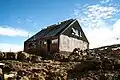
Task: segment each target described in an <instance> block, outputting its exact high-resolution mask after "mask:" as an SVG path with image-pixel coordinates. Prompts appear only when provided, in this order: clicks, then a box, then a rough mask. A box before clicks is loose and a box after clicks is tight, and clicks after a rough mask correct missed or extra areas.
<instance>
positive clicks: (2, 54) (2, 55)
mask: <svg viewBox="0 0 120 80" xmlns="http://www.w3.org/2000/svg"><path fill="white" fill-rule="evenodd" d="M2 59H4V53H3V52H0V60H2Z"/></svg>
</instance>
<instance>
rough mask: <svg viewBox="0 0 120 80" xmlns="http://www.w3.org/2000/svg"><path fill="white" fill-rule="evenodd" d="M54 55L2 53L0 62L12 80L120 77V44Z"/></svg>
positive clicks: (114, 79) (119, 79)
mask: <svg viewBox="0 0 120 80" xmlns="http://www.w3.org/2000/svg"><path fill="white" fill-rule="evenodd" d="M51 55H52V56H51V57H50V58H44V57H41V56H36V55H33V54H28V53H25V52H22V51H21V52H17V53H14V52H6V53H5V52H0V59H1V61H0V62H2V63H5V66H4V67H3V72H4V74H5V77H6V76H8V77H9V78H8V79H9V80H120V45H119V44H118V45H111V46H105V47H100V48H95V49H91V50H85V51H81V50H80V49H77V48H76V49H74V51H73V52H72V53H67V52H62V53H54V54H51Z"/></svg>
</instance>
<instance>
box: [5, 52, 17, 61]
mask: <svg viewBox="0 0 120 80" xmlns="http://www.w3.org/2000/svg"><path fill="white" fill-rule="evenodd" d="M6 55H7V60H15V59H17V53H14V52H7V53H6Z"/></svg>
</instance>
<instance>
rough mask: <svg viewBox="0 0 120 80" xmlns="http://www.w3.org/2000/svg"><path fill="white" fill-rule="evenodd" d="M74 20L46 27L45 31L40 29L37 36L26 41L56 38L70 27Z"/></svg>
mask: <svg viewBox="0 0 120 80" xmlns="http://www.w3.org/2000/svg"><path fill="white" fill-rule="evenodd" d="M74 20H75V19H70V20H66V21H63V22H61V23H59V24H54V25H51V26H48V27H47V28H45V29H42V30H41V31H40V32H38V33H37V34H35V35H33V36H32V37H31V38H29V39H28V40H27V41H29V40H31V39H32V38H38V37H39V38H43V37H50V36H58V35H59V34H60V33H61V32H62V31H63V30H64V29H65V28H66V27H67V26H68V25H70V24H71V23H72V22H73V21H74Z"/></svg>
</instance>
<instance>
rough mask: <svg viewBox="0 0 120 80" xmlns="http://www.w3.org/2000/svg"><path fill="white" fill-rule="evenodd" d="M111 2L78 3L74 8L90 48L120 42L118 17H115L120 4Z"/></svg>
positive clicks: (105, 0)
mask: <svg viewBox="0 0 120 80" xmlns="http://www.w3.org/2000/svg"><path fill="white" fill-rule="evenodd" d="M105 3H107V5H104V4H105ZM108 3H109V4H108ZM112 3H114V2H113V1H112V0H101V1H100V4H95V5H85V6H81V5H80V6H77V8H76V9H75V10H74V15H75V17H76V18H78V20H79V22H80V24H81V26H82V28H83V30H84V32H85V34H86V36H87V38H88V40H89V42H90V48H95V47H100V46H104V45H111V44H118V43H120V26H119V25H120V19H118V18H117V17H118V16H119V12H120V10H119V8H120V6H119V5H118V4H117V3H115V5H112ZM116 16H117V17H116ZM113 20H114V21H115V23H113V22H112V21H113ZM111 22H112V23H111Z"/></svg>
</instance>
